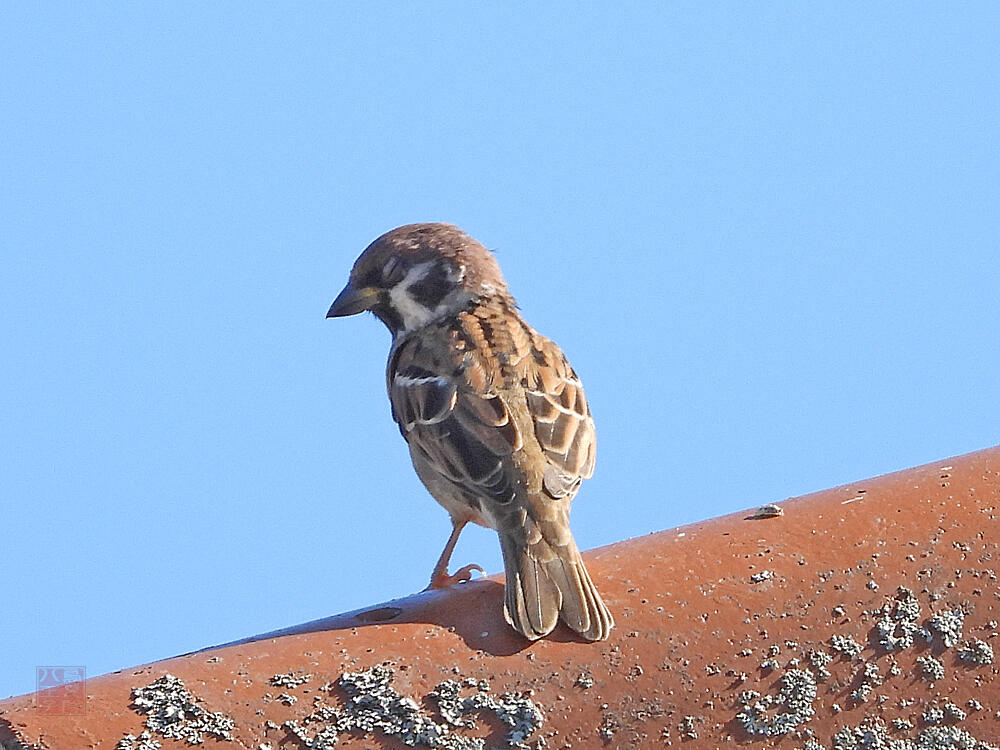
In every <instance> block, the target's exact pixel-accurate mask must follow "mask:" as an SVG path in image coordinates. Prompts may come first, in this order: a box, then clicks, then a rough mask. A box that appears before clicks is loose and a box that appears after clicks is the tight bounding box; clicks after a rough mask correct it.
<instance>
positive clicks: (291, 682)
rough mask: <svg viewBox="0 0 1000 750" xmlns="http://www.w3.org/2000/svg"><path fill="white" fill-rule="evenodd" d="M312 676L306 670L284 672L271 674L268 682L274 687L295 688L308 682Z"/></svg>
mask: <svg viewBox="0 0 1000 750" xmlns="http://www.w3.org/2000/svg"><path fill="white" fill-rule="evenodd" d="M312 678H313V676H312V675H311V674H308V673H307V672H286V673H285V674H276V675H274V676H272V677H271V679H269V680H268V682H269V683H270V684H271V685H274V687H282V688H297V687H299V686H300V685H305V684H306V683H308V682H310V681H311V680H312Z"/></svg>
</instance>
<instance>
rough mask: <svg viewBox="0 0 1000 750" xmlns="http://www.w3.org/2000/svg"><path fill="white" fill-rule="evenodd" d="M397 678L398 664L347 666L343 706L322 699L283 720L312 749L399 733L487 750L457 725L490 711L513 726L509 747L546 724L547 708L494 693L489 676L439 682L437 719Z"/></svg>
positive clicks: (411, 740) (459, 748)
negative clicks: (395, 683) (343, 739)
mask: <svg viewBox="0 0 1000 750" xmlns="http://www.w3.org/2000/svg"><path fill="white" fill-rule="evenodd" d="M392 678H393V670H392V669H390V668H389V667H386V666H383V665H378V666H374V667H372V668H370V669H366V670H364V671H361V672H345V673H344V674H343V675H341V677H340V679H338V680H337V682H336V685H337V686H338V687H340V688H341V689H342V690H343V691H344V692H345V693H346V694H347V701H346V702H345V703H344V705H343V706H342V707H337V706H330V705H326V704H324V703H322V702H321V701H319V700H318V699H317V703H316V706H315V707H314V709H313V712H312V713H311V714H309V715H308V716H305V717H303V718H301V719H298V720H293V721H286V722H285V723H284V724H283V725H282V726H283V727H284V728H285V729H286V730H287V731H289V732H290V733H291V734H293V735H295V737H297V738H298V740H299V741H300V742H301V743H302V745H303V746H304V747H306V748H307V750H331V749H332V748H333V747H334V746H335V745H336V744H337V742H338V739H339V737H340V735H342V734H345V733H353V734H363V735H370V736H376V737H388V738H394V739H396V740H399V741H400V742H402V743H403V744H404V745H406V746H408V747H429V748H435V750H485V749H486V741H485V740H484V739H482V738H480V737H466V736H463V735H461V734H459V733H458V732H456V731H455V730H456V729H464V728H472V727H475V725H476V722H475V719H474V715H476V714H482V713H490V714H492V715H493V716H494V717H495V718H496V719H498V720H499V721H500V723H501V724H503V725H504V726H505V727H506V729H507V733H506V737H505V741H506V744H505V747H507V748H518V749H519V750H520V749H524V748H528V747H529V745H527V744H526V742H527V740H528V739H530V738H531V736H532V735H533V734H534V733H535V732H536V731H537V730H538V729H539V728H540V727H541V725H542V713H541V711H540V710H539V709H538V707H537V706H536V705H535V704H534V703H533V702H532V701H531V700H530V699H529V698H527V697H525V696H522V695H515V694H513V693H504V694H502V695H499V696H496V695H493V694H492V693H490V692H489V684H487V683H486V681H484V680H480V681H475V680H463V681H461V682H458V681H455V680H446V681H444V682H442V683H441V684H440V685H438V686H437V687H436V688H435V689H434V690H433V691H431V693H430V694H429V696H428V697H429V698H430V699H431V700H432V701H433V702H434V703H435V704H436V705H437V708H438V711H439V713H440V716H441V719H442V721H436V720H435V719H434V718H433V717H431V716H430V715H428V714H427V713H426V712H425V711H424V709H423V708H422V707H421V705H420V704H419V703H417V702H416V701H414V700H413V699H411V698H407V697H405V696H403V695H400V694H399V693H398V692H397V691H396V690H395V688H393V687H392V684H391V683H392ZM463 691H466V692H467V694H465V695H463Z"/></svg>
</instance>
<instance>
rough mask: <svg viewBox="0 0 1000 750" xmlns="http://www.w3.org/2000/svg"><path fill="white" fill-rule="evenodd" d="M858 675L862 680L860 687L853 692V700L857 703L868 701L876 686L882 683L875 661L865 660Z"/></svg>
mask: <svg viewBox="0 0 1000 750" xmlns="http://www.w3.org/2000/svg"><path fill="white" fill-rule="evenodd" d="M858 677H859V678H860V681H859V683H858V687H857V688H856V689H855V690H854V691H853V692H852V693H851V700H853V701H854V702H855V703H867V702H868V699H869V698H871V694H872V692H873V691H874V690H875V688H876V687H878V686H879V685H881V684H882V675H881V674H880V673H879V671H878V664H876V663H875V662H873V661H869V662H865V665H864V666H863V667H862V668H861V669H859V670H858Z"/></svg>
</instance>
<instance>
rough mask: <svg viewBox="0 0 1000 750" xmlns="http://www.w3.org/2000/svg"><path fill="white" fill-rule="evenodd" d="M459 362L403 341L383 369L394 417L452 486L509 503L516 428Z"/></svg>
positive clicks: (455, 355)
mask: <svg viewBox="0 0 1000 750" xmlns="http://www.w3.org/2000/svg"><path fill="white" fill-rule="evenodd" d="M462 364H463V360H462V354H461V352H458V351H456V350H454V349H453V348H450V347H447V346H440V347H437V346H433V345H427V346H424V345H421V343H420V342H418V341H411V342H404V343H403V345H402V346H401V348H400V350H399V351H398V352H396V355H395V356H394V357H393V360H392V362H390V367H389V372H388V376H387V381H388V382H387V384H388V388H389V400H390V402H391V403H392V415H393V419H395V420H396V423H397V424H398V425H399V429H400V431H401V432H402V433H403V436H404V437H405V438H406V440H407V442H409V443H410V446H411V448H413V449H414V450H417V451H418V452H420V453H422V454H423V455H424V456H425V457H426V458H427V459H428V461H429V462H430V464H431V465H432V466H434V467H435V468H436V469H437V470H438V472H440V473H441V474H442V476H444V477H445V478H447V479H448V480H450V481H451V482H452V483H453V484H454V485H456V488H457V489H459V490H461V491H462V492H463V493H465V494H466V495H468V496H470V497H472V498H489V499H491V500H493V501H494V502H497V503H500V504H507V503H509V502H511V501H512V500H513V499H514V496H515V482H514V479H513V476H512V470H511V461H510V456H511V455H512V454H513V453H514V452H515V451H517V450H520V449H521V445H522V441H521V435H520V433H519V432H518V429H517V427H516V425H515V424H514V421H513V419H512V418H511V415H510V413H509V412H508V410H507V407H506V405H505V404H504V403H503V401H502V400H501V398H500V397H499V395H498V394H497V393H496V391H494V390H493V389H492V388H491V387H488V386H487V387H480V388H476V387H474V386H473V384H472V383H471V382H470V379H469V378H468V377H466V375H465V373H466V372H467V369H466V368H463V366H462ZM484 386H485V384H484Z"/></svg>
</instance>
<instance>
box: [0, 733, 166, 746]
mask: <svg viewBox="0 0 1000 750" xmlns="http://www.w3.org/2000/svg"><path fill="white" fill-rule="evenodd" d="M161 747H163V743H162V742H160V741H159V740H157V739H154V738H153V733H152V732H150V731H149V730H148V729H144V730H143V731H142V732H141V733H140V734H139V736H138V737H136V736H135V735H134V734H126V735H125V736H124V737H122V738H121V739H120V740H118V744H117V745H115V750H160V748H161ZM5 750H6V748H5Z"/></svg>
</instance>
